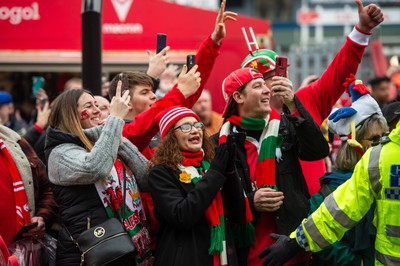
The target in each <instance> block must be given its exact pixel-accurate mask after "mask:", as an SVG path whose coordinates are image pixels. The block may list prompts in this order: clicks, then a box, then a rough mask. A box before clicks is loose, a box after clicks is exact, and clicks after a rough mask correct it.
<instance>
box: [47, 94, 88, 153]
mask: <svg viewBox="0 0 400 266" xmlns="http://www.w3.org/2000/svg"><path fill="white" fill-rule="evenodd" d="M84 93H88V94H90V95H92V93H91V92H90V91H87V90H83V89H79V90H68V91H65V92H63V93H61V94H60V95H59V96H58V97H57V98H56V99H55V100H54V102H53V103H52V105H51V114H50V117H49V125H50V126H51V127H52V128H54V129H58V130H61V131H64V132H68V133H72V134H74V135H76V136H78V138H79V139H80V140H81V141H82V143H83V145H84V147H85V148H86V150H88V151H90V150H91V149H92V148H93V143H92V142H91V141H90V140H89V139H88V137H86V135H85V133H83V129H82V125H81V121H80V119H79V114H78V110H77V108H78V101H79V98H80V97H81V96H82V95H83V94H84ZM92 96H93V95H92Z"/></svg>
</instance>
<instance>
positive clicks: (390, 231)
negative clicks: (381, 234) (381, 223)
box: [386, 224, 400, 238]
mask: <svg viewBox="0 0 400 266" xmlns="http://www.w3.org/2000/svg"><path fill="white" fill-rule="evenodd" d="M386 234H387V235H388V236H391V237H398V238H400V226H396V225H388V224H387V225H386Z"/></svg>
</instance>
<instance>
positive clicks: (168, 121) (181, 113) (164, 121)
mask: <svg viewBox="0 0 400 266" xmlns="http://www.w3.org/2000/svg"><path fill="white" fill-rule="evenodd" d="M188 116H192V117H194V118H196V120H197V121H199V122H200V118H199V117H198V116H197V115H196V114H195V112H193V111H192V110H190V109H188V108H186V107H182V106H172V107H169V108H167V109H165V110H164V111H162V112H160V113H159V114H158V115H157V116H156V121H157V123H158V125H159V127H160V132H161V138H164V136H165V135H166V134H167V133H168V131H169V130H170V129H171V128H172V127H173V125H175V123H176V122H178V121H179V120H180V119H182V118H184V117H188Z"/></svg>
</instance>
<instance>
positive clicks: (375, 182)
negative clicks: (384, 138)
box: [368, 145, 382, 199]
mask: <svg viewBox="0 0 400 266" xmlns="http://www.w3.org/2000/svg"><path fill="white" fill-rule="evenodd" d="M381 150H382V145H378V146H375V147H373V148H372V150H371V154H370V156H369V162H368V175H369V181H370V182H371V186H372V189H373V190H374V192H375V193H376V195H377V196H378V199H381V198H382V197H381V189H382V185H381V183H380V182H379V178H380V176H381V174H380V172H379V157H380V154H381Z"/></svg>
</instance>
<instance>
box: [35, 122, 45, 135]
mask: <svg viewBox="0 0 400 266" xmlns="http://www.w3.org/2000/svg"><path fill="white" fill-rule="evenodd" d="M33 127H34V128H35V129H36V130H37V131H39V133H43V131H44V129H43V128H42V127H41V126H39V125H38V124H37V123H35V124H33Z"/></svg>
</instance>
